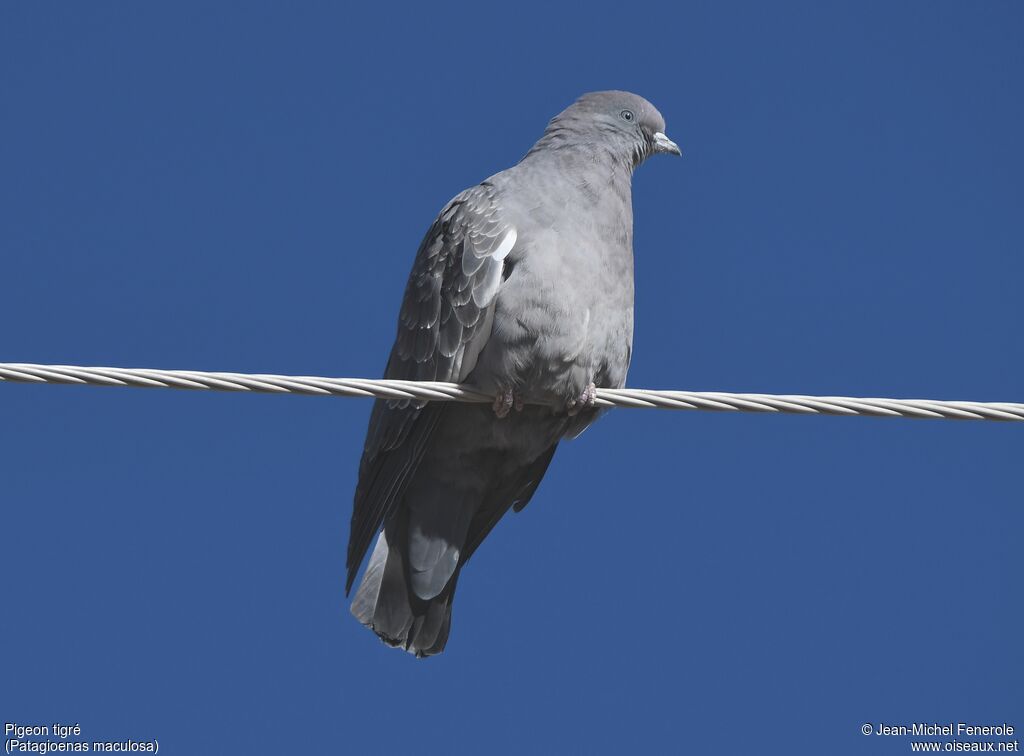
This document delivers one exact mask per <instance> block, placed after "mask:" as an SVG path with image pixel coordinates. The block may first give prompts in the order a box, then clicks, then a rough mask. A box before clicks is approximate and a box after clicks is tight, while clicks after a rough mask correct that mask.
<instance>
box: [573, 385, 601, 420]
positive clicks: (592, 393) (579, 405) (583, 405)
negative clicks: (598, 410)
mask: <svg viewBox="0 0 1024 756" xmlns="http://www.w3.org/2000/svg"><path fill="white" fill-rule="evenodd" d="M596 403H597V386H595V385H594V382H593V381H591V382H590V385H589V386H587V387H586V388H585V389H583V391H582V392H581V393H580V395H579V398H577V399H572V400H570V401H569V403H568V404H567V405H566V409H567V410H568V412H569V416H570V417H572V416H573V415H578V414H579V413H580V412H581V411H582V410H585V409H593V408H594V405H595V404H596Z"/></svg>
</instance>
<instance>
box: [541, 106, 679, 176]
mask: <svg viewBox="0 0 1024 756" xmlns="http://www.w3.org/2000/svg"><path fill="white" fill-rule="evenodd" d="M552 132H554V133H561V134H563V135H565V136H571V137H572V138H574V139H576V140H581V141H583V142H585V143H587V144H590V145H593V146H595V147H602V148H605V149H608V150H611V151H612V152H613V153H615V154H617V155H620V156H622V157H623V158H625V159H627V160H630V161H631V162H632V165H633V167H636V166H638V165H640V163H642V162H643V161H644V160H646V159H647V158H649V157H650V156H651V155H654V154H656V153H659V152H667V153H669V154H671V155H681V154H682V152H681V151H680V149H679V146H678V145H677V144H676V143H675V142H673V141H672V140H671V139H669V138H668V137H667V136H666V135H665V119H664V118H662V117H661V113H659V112H658V109H657V108H656V107H654V106H653V105H651V103H649V102H647V100H645V99H644V98H643V97H641V96H640V95H635V94H632V93H631V92H619V91H615V90H611V91H607V92H589V93H588V94H585V95H583V96H582V97H580V98H579V99H578V100H577V101H576V102H574V103H573V104H572V105H570V106H569V107H568V108H566V109H565V110H563V111H562V112H561V113H559V114H558V115H557V116H555V117H554V118H553V119H552V120H551V124H550V125H549V126H548V130H547V134H552ZM552 135H553V134H552Z"/></svg>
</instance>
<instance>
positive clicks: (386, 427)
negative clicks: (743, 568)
mask: <svg viewBox="0 0 1024 756" xmlns="http://www.w3.org/2000/svg"><path fill="white" fill-rule="evenodd" d="M664 131H665V122H664V120H663V119H662V117H661V115H660V114H659V113H658V111H657V110H656V109H655V108H654V107H653V106H652V105H651V104H650V103H649V102H647V101H646V100H644V99H643V98H642V97H638V96H637V95H634V94H630V93H628V92H595V93H591V94H587V95H584V96H583V97H581V98H580V99H579V100H578V101H577V102H575V103H574V104H573V105H571V106H570V107H569V108H567V109H566V110H565V111H563V112H562V113H560V114H559V115H557V116H556V117H555V118H554V119H552V120H551V122H550V124H549V125H548V127H547V129H546V130H545V132H544V135H543V136H542V137H541V138H540V140H539V141H538V142H537V144H536V145H534V147H533V148H532V149H531V150H530V151H529V153H527V155H526V156H525V157H524V158H523V159H522V160H521V161H520V162H519V163H518V164H517V165H515V166H514V167H512V168H509V169H508V170H505V171H502V172H501V173H498V174H496V175H494V176H492V177H490V178H489V179H487V180H486V181H484V182H483V183H481V184H479V185H477V186H474V187H472V188H470V189H467V190H466V191H464V192H462V193H461V194H459V195H458V196H457V197H455V198H454V199H453V200H452V201H451V202H449V203H448V205H446V206H445V208H444V209H443V210H442V211H441V213H440V215H439V216H438V218H437V220H435V221H434V223H433V225H432V226H431V227H430V229H429V230H428V231H427V234H426V236H425V237H424V239H423V242H422V243H421V245H420V248H419V251H418V252H417V255H416V260H415V262H414V264H413V269H412V273H411V275H410V277H409V282H408V284H407V285H406V289H405V297H404V299H403V301H402V309H401V314H400V316H399V325H398V336H397V339H396V340H395V345H394V347H393V348H392V350H391V357H390V359H389V360H388V365H387V369H386V371H385V376H386V377H388V378H401V379H409V380H438V381H457V382H461V383H466V384H468V385H471V386H473V387H476V388H479V389H481V390H483V391H486V392H491V393H495V394H496V395H498V397H499V399H498V400H497V401H496V403H495V406H494V407H493V408H492V407H488V406H486V405H478V404H458V403H435V404H426V405H417V404H416V403H410V402H408V401H405V402H388V401H382V400H378V401H377V402H376V403H375V404H374V407H373V412H372V414H371V416H370V426H369V430H368V432H367V437H366V444H365V448H364V451H363V457H362V460H361V462H360V465H359V483H358V485H357V488H356V494H355V504H354V509H353V513H352V527H351V533H350V537H349V546H348V580H347V583H346V591H348V590H350V589H351V587H352V583H353V581H354V579H355V576H356V572H357V571H358V569H359V565H360V563H361V562H362V560H363V556H364V555H365V553H366V551H367V550H368V548H369V546H370V542H371V541H372V540H373V537H374V536H375V535H376V536H377V544H376V546H375V547H374V549H373V553H372V554H371V556H370V561H369V564H368V565H367V568H366V572H365V574H364V575H363V580H362V582H361V584H360V586H359V589H358V590H357V591H356V596H355V599H354V600H353V602H352V613H353V614H354V615H355V616H356V617H357V618H358V619H359V621H360V622H362V623H363V624H365V625H367V626H368V627H370V628H372V629H373V631H374V632H376V633H377V635H378V636H380V637H381V638H382V639H383V640H384V641H385V642H386V643H388V644H390V645H393V646H400V647H402V648H405V649H406V650H408V651H410V652H411V653H414V654H416V655H417V656H429V655H431V654H436V653H440V652H441V651H442V650H443V649H444V646H445V643H446V641H447V639H448V631H449V627H450V624H451V607H452V599H453V596H454V593H455V585H456V582H457V581H458V579H459V573H460V572H461V570H462V568H463V567H464V566H465V564H466V562H467V561H468V560H469V558H470V556H472V554H473V552H474V551H475V550H476V548H477V547H478V546H479V545H480V543H481V541H483V539H484V538H485V537H486V536H487V534H488V533H489V532H490V530H491V528H493V527H494V525H495V524H496V523H497V522H498V520H499V519H501V517H502V515H504V514H505V512H506V511H508V509H509V507H514V508H515V510H516V511H519V510H521V509H522V508H523V507H525V506H526V504H527V503H528V502H529V500H530V498H531V497H532V496H533V494H534V492H535V491H536V489H537V485H538V484H539V483H540V480H541V478H542V477H543V475H544V472H545V471H546V469H547V467H548V464H549V463H550V461H551V458H552V456H553V455H554V453H555V449H556V447H557V446H558V443H559V441H560V440H561V439H563V438H566V437H574V436H576V435H579V434H580V433H581V432H583V430H584V429H585V428H586V427H587V426H588V425H589V424H590V423H591V422H593V421H594V419H595V418H596V417H597V415H598V411H597V410H596V409H594V407H593V393H592V392H593V386H595V385H596V386H601V387H621V386H622V385H623V384H624V383H625V380H626V370H627V368H628V367H629V361H630V356H631V352H632V342H633V210H632V199H631V190H630V181H631V177H632V173H633V170H634V169H635V168H636V167H637V166H638V165H639V164H640V163H641V162H643V161H644V160H645V159H646V158H647V157H649V156H650V155H652V154H654V153H655V152H671V153H674V154H679V149H678V148H677V147H676V145H675V144H674V143H672V142H671V141H670V140H669V139H668V137H666V136H665V134H664ZM524 398H525V399H528V400H532V401H539V402H544V403H547V404H549V405H550V406H538V405H537V404H528V405H526V406H522V404H521V401H522V399H524ZM512 407H514V411H509V410H510V409H511V408H512ZM378 534H379V535H378Z"/></svg>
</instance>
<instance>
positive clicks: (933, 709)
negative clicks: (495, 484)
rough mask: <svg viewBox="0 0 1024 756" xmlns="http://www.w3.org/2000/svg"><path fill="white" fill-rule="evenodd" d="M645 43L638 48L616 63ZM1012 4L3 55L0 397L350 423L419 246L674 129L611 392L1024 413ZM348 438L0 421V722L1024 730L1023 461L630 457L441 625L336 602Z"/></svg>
mask: <svg viewBox="0 0 1024 756" xmlns="http://www.w3.org/2000/svg"><path fill="white" fill-rule="evenodd" d="M624 15H628V18H623V16H624ZM1022 33H1024V10H1022V9H1021V6H1020V5H1019V4H1012V3H998V2H992V3H985V4H978V3H974V4H967V3H959V4H954V3H944V2H935V3H848V4H833V3H800V4H792V3H787V4H771V5H770V6H769V5H767V4H759V3H758V4H744V3H728V4H724V3H706V4H699V5H693V4H686V3H665V4H657V3H653V4H648V5H646V6H644V7H640V6H633V7H632V9H630V10H625V9H624V7H623V6H621V5H618V6H613V5H607V6H597V5H595V6H592V7H583V6H579V5H568V4H566V5H565V6H564V7H563V6H557V5H555V6H553V5H550V4H530V3H525V4H524V3H516V4H515V5H503V6H496V5H485V4H460V3H447V4H445V5H444V7H443V10H442V9H440V8H437V7H434V6H431V5H428V4H420V5H417V6H409V7H402V6H400V5H399V6H396V5H382V6H380V7H379V9H378V8H371V7H369V6H364V7H360V8H356V7H347V6H346V5H343V4H340V3H302V4H284V3H246V4H226V3H225V4H207V3H174V4H160V5H157V4H124V3H101V2H96V3H50V4H38V3H20V4H13V3H8V4H4V5H3V7H2V9H0V123H2V124H3V125H2V128H0V208H3V210H2V212H0V271H2V275H0V304H2V311H3V318H2V326H0V333H2V340H0V360H2V361H22V362H44V363H46V362H49V363H65V364H86V365H119V366H125V367H131V366H148V367H166V368H191V369H200V370H231V371H240V372H245V371H249V372H278V373H293V374H313V375H344V376H376V375H379V373H380V371H381V369H382V368H383V365H384V361H385V359H386V356H387V352H388V349H389V347H390V344H391V340H392V335H393V331H394V327H395V319H396V316H397V309H398V304H399V300H400V296H401V292H402V287H403V285H404V280H405V276H406V274H407V272H408V269H409V266H410V263H411V261H412V257H413V254H414V252H415V249H416V246H417V244H418V242H419V240H420V237H421V236H422V234H423V232H424V230H425V229H426V227H427V226H428V225H429V223H430V221H431V220H432V219H433V217H434V215H435V214H436V213H437V211H438V210H439V209H440V208H441V207H442V206H443V204H444V203H445V202H446V201H447V200H448V199H449V198H450V197H451V196H452V195H454V194H455V193H457V192H458V191H460V190H462V189H463V188H465V187H466V186H469V185H471V184H473V183H475V182H477V181H480V180H481V179H483V178H485V177H486V176H488V175H490V174H492V173H494V172H496V171H498V170H501V169H503V168H505V167H507V166H509V165H511V164H512V163H514V162H515V161H516V160H518V158H519V157H521V156H522V154H523V153H524V152H525V151H526V150H527V149H528V148H529V147H530V145H531V144H532V143H533V141H534V140H535V139H536V138H537V136H539V134H540V133H541V131H542V129H543V127H544V125H545V123H546V122H547V119H548V118H550V117H551V116H552V115H553V114H555V113H556V112H558V111H559V110H560V109H562V108H563V107H565V106H566V105H567V104H568V103H569V102H571V101H572V100H573V99H574V98H575V97H576V96H577V95H579V94H580V93H582V92H585V91H588V90H593V89H605V88H622V89H630V90H633V91H636V92H638V93H640V94H643V95H644V96H646V97H648V98H649V99H650V100H652V101H653V102H654V103H655V104H656V105H657V106H658V107H659V108H660V109H661V111H662V113H663V114H664V115H665V118H666V120H667V123H668V133H669V135H670V136H672V138H673V139H675V140H676V141H677V142H678V143H679V144H680V145H681V146H682V148H683V150H684V157H683V159H682V160H675V159H668V158H664V159H657V160H652V161H651V162H650V163H648V164H647V165H645V166H643V167H642V168H641V169H640V170H639V171H638V173H637V175H636V177H635V181H634V208H635V221H636V228H635V251H636V281H637V310H636V337H635V345H634V346H635V348H634V357H633V366H632V370H631V373H630V381H629V382H630V384H631V385H633V386H642V387H651V388H654V387H659V388H687V389H695V390H723V391H729V390H732V391H761V392H779V393H808V394H841V395H862V396H905V397H928V398H940V399H975V400H992V401H996V400H1003V401H1022V400H1024V377H1022V376H1024V348H1022V345H1021V337H1020V334H1021V328H1020V325H1021V319H1022V315H1024V307H1022V304H1021V302H1022V298H1021V281H1022V280H1024V257H1022V254H1021V250H1022V249H1024V225H1022V223H1021V218H1022V213H1021V210H1022V200H1024V184H1022V176H1024V140H1022V139H1021V134H1024V98H1022V97H1021V91H1022V87H1024V52H1022V48H1021V44H1020V39H1021V36H1022ZM369 409H370V404H369V402H367V401H361V400H354V399H353V400H342V399H337V400H331V399H317V398H302V397H272V396H243V395H234V394H214V393H190V392H178V391H175V392H171V391H166V392H159V391H143V390H127V389H120V390H113V389H90V388H72V387H59V386H42V387H35V386H25V385H0V418H2V423H0V481H2V482H0V491H2V494H3V496H2V517H3V527H2V530H3V548H0V574H2V575H3V611H2V612H0V648H2V649H3V651H4V653H3V656H4V664H3V677H4V682H3V684H2V685H0V718H3V720H4V721H17V722H21V723H40V722H47V723H48V722H53V721H64V722H72V723H73V722H78V723H80V724H81V726H82V728H83V732H84V733H85V735H86V736H88V737H90V738H91V737H95V738H97V739H106V740H109V739H125V738H136V739H151V738H158V739H159V740H160V743H161V748H162V749H169V750H167V751H166V752H167V753H189V754H204V753H299V752H302V751H304V750H310V751H312V750H316V751H317V752H328V753H329V752H349V751H352V752H356V751H361V752H367V753H390V752H397V751H406V752H425V753H480V752H494V753H518V752H523V751H527V750H528V751H530V752H541V753H571V752H577V753H602V752H608V753H616V752H624V751H626V752H632V751H636V750H650V751H670V752H673V751H692V752H695V753H715V752H719V753H729V752H737V753H739V752H758V753H787V754H790V753H824V752H829V753H852V754H862V753H863V754H871V755H872V756H876V755H877V754H885V753H906V752H909V739H908V738H901V737H872V738H870V739H869V738H866V737H864V736H863V735H861V734H860V726H861V725H862V724H863V723H864V722H874V723H877V722H880V721H885V722H897V723H899V722H918V721H925V722H933V721H935V722H945V721H954V722H956V721H963V722H973V723H996V722H1003V721H1006V722H1009V723H1011V724H1014V725H1016V726H1017V727H1019V728H1024V676H1022V674H1021V672H1022V669H1024V650H1022V644H1021V643H1020V638H1021V637H1024V628H1022V624H1024V622H1022V619H1024V613H1022V605H1021V587H1020V580H1021V576H1022V575H1024V556H1022V550H1021V533H1022V531H1024V496H1022V493H1021V478H1020V471H1021V459H1022V455H1024V428H1022V427H1017V426H1015V425H1010V424H1006V425H1002V424H996V423H970V422H967V423H957V422H940V421H910V420H881V419H857V418H852V419H846V418H828V417H821V418H816V417H782V416H779V417H776V416H763V415H729V416H726V415H722V414H708V413H670V412H655V411H639V410H638V411H627V410H623V411H618V412H613V413H611V414H610V415H609V416H608V417H606V418H605V419H603V420H602V421H601V422H600V423H598V424H597V425H596V426H595V427H593V428H592V429H591V430H589V431H588V432H587V433H586V434H585V435H584V436H583V437H581V438H580V439H579V440H578V441H575V442H572V443H569V444H565V445H564V446H563V448H562V450H561V451H560V452H559V454H558V457H557V459H556V461H555V463H554V464H553V465H552V468H551V470H550V471H549V473H548V475H547V478H546V479H545V481H544V484H543V485H542V486H541V488H540V491H539V493H538V494H537V496H536V498H535V499H534V501H533V502H532V503H531V505H530V506H529V507H528V508H527V509H526V511H524V512H523V513H522V514H520V515H516V516H509V517H507V518H506V520H505V521H503V522H502V523H501V524H500V526H499V527H498V528H497V529H496V530H495V532H494V533H493V534H492V535H491V536H490V538H489V539H488V541H487V543H486V544H485V546H484V547H483V548H482V549H481V550H480V551H479V552H478V554H477V555H476V556H475V557H474V559H473V562H472V563H471V565H470V567H469V568H468V569H467V571H466V572H465V574H464V576H463V579H462V580H461V581H460V585H459V596H458V600H457V601H456V604H455V616H454V624H453V631H452V637H451V641H450V643H449V646H448V650H447V651H446V653H445V654H444V655H442V656H441V657H438V658H434V659H430V660H427V661H425V662H418V661H416V660H414V659H412V658H410V657H408V656H407V655H405V654H401V653H398V652H396V651H393V650H391V649H387V648H385V647H384V646H382V645H381V644H380V643H378V642H377V640H376V639H375V638H374V637H373V636H372V635H371V634H369V633H368V632H367V631H366V630H364V629H363V628H361V627H360V626H359V625H358V624H357V623H356V622H355V621H354V620H353V619H352V618H351V617H350V616H349V614H348V610H347V603H346V602H345V601H344V599H343V583H344V574H343V567H344V549H345V543H346V540H347V537H348V518H349V514H350V507H351V495H352V490H353V487H354V482H355V472H356V465H357V462H358V457H359V451H360V449H361V445H362V441H363V434H364V431H365V423H366V419H367V416H368V413H369Z"/></svg>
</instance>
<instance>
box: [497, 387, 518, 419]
mask: <svg viewBox="0 0 1024 756" xmlns="http://www.w3.org/2000/svg"><path fill="white" fill-rule="evenodd" d="M513 408H515V411H516V412H522V411H523V397H521V396H519V395H517V394H516V393H515V392H514V391H512V389H502V390H501V391H499V392H498V395H497V396H496V397H494V414H495V415H496V416H497V417H498V418H503V417H507V416H508V413H509V411H510V410H512V409H513Z"/></svg>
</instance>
